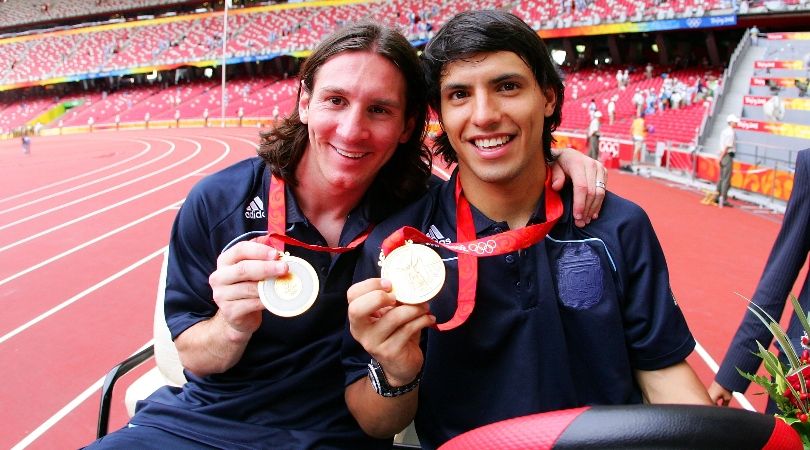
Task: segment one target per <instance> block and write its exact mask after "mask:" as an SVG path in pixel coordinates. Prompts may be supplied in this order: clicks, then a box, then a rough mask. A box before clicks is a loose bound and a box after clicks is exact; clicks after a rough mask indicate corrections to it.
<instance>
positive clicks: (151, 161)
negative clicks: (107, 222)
mask: <svg viewBox="0 0 810 450" xmlns="http://www.w3.org/2000/svg"><path fill="white" fill-rule="evenodd" d="M143 143H144V144H146V145H147V146H149V147H151V146H152V144H149V143H147V142H143ZM173 152H174V147H171V148H170V149H169V151H167V152H166V153H164V154H162V155H160V156H158V157H157V158H152V159H150V160H149V161H145V162H142V163H140V164H137V165H134V166H132V167H129V168H127V169H124V170H122V171H120V172H116V173H112V174H109V175H107V176H104V177H101V178H97V179H95V180H93V181H88V182H87V183H84V184H79V185H76V186H73V187H72V188H70V189H64V190H61V191H59V192H54V193H53V194H50V195H46V196H45V197H40V198H36V199H34V200H31V201H29V202H26V203H20V204H18V205H15V206H13V207H11V208H8V209H4V210H2V211H0V214H5V213H7V212H11V211H14V210H17V209H20V208H24V207H26V206H30V205H35V204H37V203H38V202H40V201H42V200H48V199H51V198H54V197H58V196H60V195H63V194H67V193H68V192H73V191H76V190H79V189H81V188H84V187H87V186H92V185H94V184H96V183H100V182H102V181H105V180H109V179H110V178H115V177H117V176H120V175H123V174H125V173H127V172H131V171H133V170H137V169H140V168H141V167H144V166H147V165H149V164H152V163H154V162H156V161H159V160H161V159H163V158H165V157H167V156H169V155H171V154H172V153H173ZM116 188H117V186H116Z"/></svg>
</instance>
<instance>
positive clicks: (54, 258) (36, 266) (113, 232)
mask: <svg viewBox="0 0 810 450" xmlns="http://www.w3.org/2000/svg"><path fill="white" fill-rule="evenodd" d="M183 201H185V199H182V200H179V201H177V202H174V203H172V204H171V205H169V206H166V207H163V208H161V209H159V210H157V211H154V212H151V213H149V214H147V215H145V216H142V217H141V218H140V219H138V220H134V221H132V222H130V223H128V224H126V225H122V226H120V227H118V228H116V229H114V230H111V231H108V232H106V233H104V234H102V235H100V236H97V237H95V238H93V239H91V240H89V241H87V242H84V243H82V244H79V245H77V246H75V247H73V248H71V249H68V250H66V251H64V252H62V253H60V254H58V255H55V256H52V257H50V258H48V259H46V260H44V261H42V262H39V263H37V264H34V265H33V266H31V267H29V268H27V269H24V270H21V271H20V272H17V273H15V274H14V275H11V276H9V277H7V278H4V279H2V280H0V286H2V285H4V284H6V283H8V282H9V281H12V280H16V279H17V278H19V277H21V276H23V275H26V274H28V273H31V272H33V271H35V270H37V269H39V268H42V267H44V266H46V265H48V264H50V263H52V262H54V261H57V260H59V259H62V258H64V257H65V256H68V255H70V254H72V253H76V252H77V251H79V250H81V249H83V248H86V247H89V246H90V245H92V244H95V243H96V242H99V241H101V240H103V239H106V238H108V237H110V236H114V235H116V234H118V233H120V232H122V231H124V230H126V229H128V228H132V227H133V226H135V225H137V224H139V223H141V222H145V221H146V220H149V219H151V218H152V217H155V216H157V215H160V214H162V213H164V212H166V211H170V210H176V209H180V205H182V204H183Z"/></svg>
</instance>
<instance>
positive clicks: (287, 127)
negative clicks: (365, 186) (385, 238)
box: [258, 21, 431, 213]
mask: <svg viewBox="0 0 810 450" xmlns="http://www.w3.org/2000/svg"><path fill="white" fill-rule="evenodd" d="M344 52H371V53H375V54H378V55H380V56H382V57H384V58H386V59H388V60H389V61H391V62H392V63H393V64H394V65H395V66H396V67H397V68H398V69H399V70H400V72H401V73H402V76H403V77H404V79H405V83H406V87H405V89H406V92H405V99H406V107H405V117H406V119H405V120H406V121H407V120H413V121H414V130H413V133H412V134H411V137H410V139H409V140H408V141H407V142H405V143H402V144H399V145H398V146H397V149H396V151H395V152H394V155H393V156H392V157H391V159H390V160H389V161H388V162H387V163H386V164H385V165H384V166H383V167H382V168H381V169H380V172H379V173H378V174H377V176H376V178H375V180H374V183H373V184H372V186H371V188H370V189H369V191H368V194H367V195H370V196H372V197H374V199H373V200H381V201H377V202H375V204H377V205H381V206H391V208H388V209H389V210H392V209H393V208H396V207H399V206H401V205H403V204H405V203H407V202H410V201H412V200H414V199H415V198H417V197H418V196H419V195H421V194H422V193H423V192H424V191H425V189H426V186H427V180H428V178H429V176H430V170H431V158H430V156H431V155H430V151H429V150H428V148H427V147H426V146H425V145H424V143H423V141H424V137H425V119H426V115H427V87H426V85H425V78H424V72H423V70H422V66H421V63H420V61H419V58H418V56H417V55H416V51H415V50H414V48H413V47H412V46H411V44H410V43H409V42H408V40H407V39H405V37H403V36H402V34H401V33H399V32H398V31H396V30H395V29H393V28H388V27H384V26H381V25H379V24H376V23H372V22H368V21H365V22H359V23H356V24H353V25H348V26H346V27H344V28H342V29H340V30H338V31H337V32H335V33H333V34H332V35H331V36H329V37H327V38H326V39H325V40H324V41H323V42H321V44H320V45H318V47H317V48H315V50H313V52H312V54H311V55H310V56H309V58H307V60H306V61H305V62H304V64H303V66H302V67H301V73H300V80H301V82H302V83H300V84H299V87H298V98H299V99H300V98H301V89H306V90H307V91H308V92H312V90H313V88H314V84H315V75H316V74H317V72H318V70H319V69H320V68H321V66H323V65H324V64H325V63H326V62H327V61H328V60H329V59H330V58H332V57H334V56H336V55H339V54H341V53H344ZM302 85H303V86H302ZM260 136H261V144H260V146H259V150H258V154H259V156H261V157H262V158H263V159H264V160H265V161H266V162H267V164H269V165H270V168H271V170H272V171H273V175H275V176H277V177H280V178H282V179H284V181H285V182H287V183H289V184H290V185H293V186H294V185H296V184H297V180H296V177H295V169H296V167H297V166H298V163H299V162H300V161H301V157H302V156H303V154H304V151H305V150H306V148H307V144H308V143H309V140H308V131H307V126H306V125H304V124H303V123H301V119H300V116H299V111H298V102H296V104H295V109H294V110H293V111H292V113H291V114H290V115H289V116H287V117H285V118H284V119H283V120H282V122H281V124H280V125H279V126H278V127H276V128H274V129H272V130H269V131H265V132H262V133H261V134H260ZM387 212H390V211H386V213H387Z"/></svg>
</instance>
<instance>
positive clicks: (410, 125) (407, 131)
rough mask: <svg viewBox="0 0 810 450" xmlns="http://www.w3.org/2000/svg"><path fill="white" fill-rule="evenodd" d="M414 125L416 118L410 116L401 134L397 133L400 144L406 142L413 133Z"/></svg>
mask: <svg viewBox="0 0 810 450" xmlns="http://www.w3.org/2000/svg"><path fill="white" fill-rule="evenodd" d="M414 127H416V119H414V118H413V117H411V118H410V119H408V120H407V121H406V122H405V128H404V129H403V130H402V134H401V135H399V143H400V144H404V143H406V142H408V139H410V138H411V134H413V129H414Z"/></svg>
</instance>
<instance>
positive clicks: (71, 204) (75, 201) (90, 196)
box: [0, 139, 202, 250]
mask: <svg viewBox="0 0 810 450" xmlns="http://www.w3.org/2000/svg"><path fill="white" fill-rule="evenodd" d="M158 140H161V139H158ZM163 142H168V141H163ZM169 145H170V146H171V148H172V150H174V148H175V147H176V146H175V144H174V142H171V143H169ZM196 145H197V149H196V150H194V152H193V153H192V154H190V155H188V156H186V157H185V158H183V159H181V160H180V161H176V162H174V163H172V164H169V165H168V166H165V167H163V168H161V169H159V170H155V171H153V172H150V173H148V174H146V175H143V176H140V177H137V178H133V179H131V180H129V181H127V182H125V183H121V184H118V185H116V186H112V187H110V188H107V189H104V190H101V191H97V192H94V193H93V194H90V195H87V196H85V197H82V198H77V199H76V200H73V201H70V202H67V203H63V204H61V205H59V206H56V207H53V208H49V209H48V210H46V211H42V212H40V213H37V214H29V215H28V216H26V217H25V218H23V219H19V220H15V221H14V222H10V223H7V224H6V225H3V226H0V230H5V229H6V228H10V227H13V226H14V225H19V224H21V223H24V222H28V221H29V220H33V219H36V218H38V217H41V216H44V215H46V214H49V213H51V212H54V211H58V210H60V209H64V208H67V207H68V206H73V205H76V204H78V203H81V202H83V201H85V200H89V199H91V198H95V197H98V196H100V195H103V194H106V193H108V192H112V191H114V190H116V189H120V188H123V187H126V186H129V185H131V184H135V183H137V182H139V181H143V180H145V179H147V178H150V177H152V176H155V175H157V174H159V173H161V172H165V171H167V170H169V169H173V168H175V167H177V166H181V165H183V164H184V163H186V162H188V161H190V160H191V159H192V158H194V157H195V156H197V155H198V154H199V153H200V151H202V146H201V145H200V144H199V143H196ZM182 178H185V177H182ZM182 178H181V179H182ZM176 181H177V180H175V182H176ZM168 184H173V183H168ZM168 184H166V185H164V186H167V185H168ZM135 198H138V196H135V197H131V198H129V199H127V200H126V201H124V202H122V203H120V204H123V203H126V202H128V201H131V200H132V199H135ZM115 206H119V204H115V205H113V206H110V207H108V208H112V207H115ZM103 211H105V210H104V209H102V210H98V211H96V212H95V213H93V214H92V215H95V214H98V213H100V212H103ZM86 217H89V216H86ZM3 250H5V249H3Z"/></svg>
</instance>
